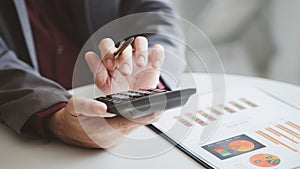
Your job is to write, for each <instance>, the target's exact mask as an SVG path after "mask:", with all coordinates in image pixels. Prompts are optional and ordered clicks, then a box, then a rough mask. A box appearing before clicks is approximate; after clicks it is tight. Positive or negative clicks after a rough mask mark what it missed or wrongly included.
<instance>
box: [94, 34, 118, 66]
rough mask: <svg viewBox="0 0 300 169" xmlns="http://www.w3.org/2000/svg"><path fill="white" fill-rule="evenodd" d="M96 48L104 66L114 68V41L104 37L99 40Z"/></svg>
mask: <svg viewBox="0 0 300 169" xmlns="http://www.w3.org/2000/svg"><path fill="white" fill-rule="evenodd" d="M98 48H99V50H100V53H101V56H102V62H103V64H104V66H105V67H106V68H107V69H108V70H111V71H112V70H114V69H115V68H116V63H115V60H114V51H115V50H116V48H115V43H114V41H113V40H112V39H110V38H105V39H103V40H101V42H100V43H99V46H98Z"/></svg>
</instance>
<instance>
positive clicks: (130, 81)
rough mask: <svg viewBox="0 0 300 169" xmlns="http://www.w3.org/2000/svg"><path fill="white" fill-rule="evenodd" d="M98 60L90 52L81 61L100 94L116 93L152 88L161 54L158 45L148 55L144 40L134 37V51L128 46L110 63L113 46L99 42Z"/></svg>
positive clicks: (156, 80)
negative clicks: (84, 60)
mask: <svg viewBox="0 0 300 169" xmlns="http://www.w3.org/2000/svg"><path fill="white" fill-rule="evenodd" d="M99 50H100V52H101V55H102V59H101V60H100V57H99V56H97V55H96V54H95V53H94V52H88V53H86V55H85V59H86V61H87V63H88V65H89V67H90V70H91V71H92V73H93V74H94V77H95V84H96V85H97V87H98V88H99V89H100V90H102V92H103V93H104V94H106V95H107V94H110V93H117V92H121V91H126V90H129V89H140V88H155V87H156V86H157V84H158V81H159V75H160V71H159V68H160V66H161V65H162V63H163V61H164V58H165V54H164V48H163V47H162V46H161V45H154V46H153V48H152V50H151V51H150V52H148V41H147V39H146V38H145V37H136V38H135V41H134V47H133V48H132V46H131V45H129V46H128V47H127V48H126V49H125V50H124V51H123V53H122V54H121V55H120V56H119V57H118V59H116V60H115V59H114V52H115V51H116V50H117V48H115V43H114V42H113V41H112V40H111V39H109V38H106V39H103V40H102V41H101V42H100V44H99Z"/></svg>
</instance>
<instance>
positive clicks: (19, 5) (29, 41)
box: [14, 0, 38, 71]
mask: <svg viewBox="0 0 300 169" xmlns="http://www.w3.org/2000/svg"><path fill="white" fill-rule="evenodd" d="M14 3H15V6H16V10H17V14H18V17H19V21H20V24H21V28H22V32H23V35H24V38H25V42H26V46H27V49H28V52H29V57H30V60H31V63H32V65H33V68H34V69H35V70H37V71H38V63H37V58H36V53H35V47H34V43H33V36H32V32H31V28H30V23H29V19H28V14H27V11H26V5H25V2H24V0H14Z"/></svg>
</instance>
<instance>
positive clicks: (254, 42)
mask: <svg viewBox="0 0 300 169" xmlns="http://www.w3.org/2000/svg"><path fill="white" fill-rule="evenodd" d="M172 1H173V2H174V4H175V6H176V8H177V10H178V11H179V13H180V15H181V17H183V18H185V19H186V20H188V21H190V22H191V23H193V24H194V25H196V26H197V27H198V28H200V29H201V30H202V31H203V32H204V33H205V34H206V35H207V36H208V37H209V39H210V40H211V41H212V43H213V44H214V46H215V47H216V50H217V51H218V53H219V55H220V58H221V60H222V63H223V65H224V69H225V73H232V74H241V75H248V76H258V77H264V78H269V79H274V80H280V81H284V82H288V83H293V84H296V85H300V66H299V64H300V0H188V1H183V0H172ZM185 31H186V32H188V30H185ZM193 43H195V44H197V43H198V44H199V42H198V41H197V39H194V40H193ZM198 46H199V49H196V50H201V45H198ZM196 60H197V58H193V56H190V55H188V54H187V62H188V64H189V66H190V68H191V69H192V70H193V71H203V70H202V69H203V68H202V67H201V66H198V65H199V64H198V63H197V61H196ZM210 66H213V63H212V65H210Z"/></svg>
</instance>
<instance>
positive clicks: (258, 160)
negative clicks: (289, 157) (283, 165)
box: [250, 154, 280, 167]
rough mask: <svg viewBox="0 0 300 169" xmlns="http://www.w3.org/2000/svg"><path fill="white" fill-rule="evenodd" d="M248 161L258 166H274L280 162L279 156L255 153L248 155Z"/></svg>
mask: <svg viewBox="0 0 300 169" xmlns="http://www.w3.org/2000/svg"><path fill="white" fill-rule="evenodd" d="M250 162H251V163H252V164H253V165H256V166H258V167H274V166H277V165H278V164H279V163H280V158H278V157H277V156H276V155H273V154H256V155H253V156H252V157H250Z"/></svg>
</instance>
